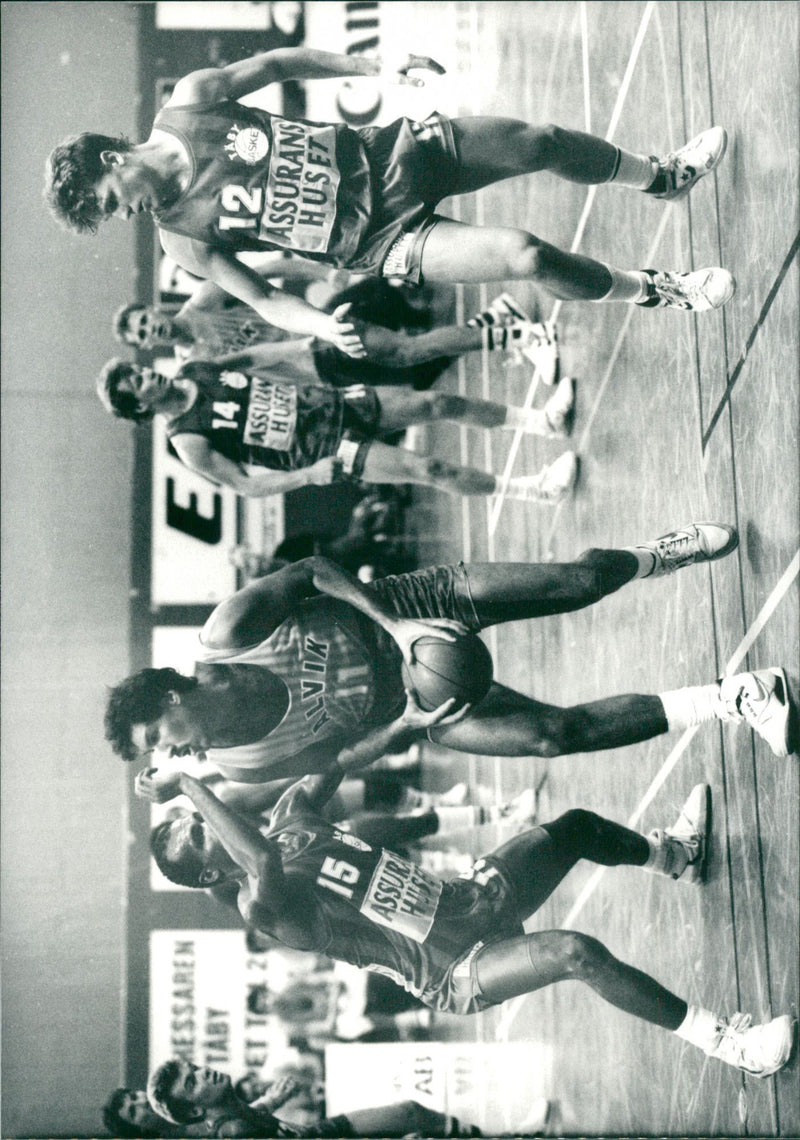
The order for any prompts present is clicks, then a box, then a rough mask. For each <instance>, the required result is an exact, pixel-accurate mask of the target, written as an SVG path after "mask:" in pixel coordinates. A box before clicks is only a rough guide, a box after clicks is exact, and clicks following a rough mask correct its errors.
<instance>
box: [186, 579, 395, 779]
mask: <svg viewBox="0 0 800 1140" xmlns="http://www.w3.org/2000/svg"><path fill="white" fill-rule="evenodd" d="M197 660H198V661H199V662H203V663H208V664H216V665H262V666H266V667H267V668H268V669H269V670H270V671H271V672H272V673H274V674H275V675H276V676H278V677H280V678H281V679H282V680H283V682H284V684H285V685H286V690H287V693H288V697H289V704H288V708H287V709H286V712H285V714H284V716H283V719H282V720H281V722H280V724H278V725H276V726H275V728H273V729H272V731H271V732H270V733H268V734H267V735H266V736H265V737H263V738H262V739H261V740H257V741H254V742H253V743H252V744H241V745H236V746H234V747H231V748H210V749H208V751H207V755H208V759H209V760H210V761H211V762H212V763H213V764H215V765H216V766H217V767H218V768H220V769H221V770H223V771H224V769H225V767H226V766H228V767H233V768H261V767H264V766H268V765H270V764H277V763H279V762H281V761H284V760H288V759H290V758H291V757H293V756H295V755H296V754H297V753H299V752H302V751H303V749H305V748H308V747H310V746H311V745H314V744H325V743H327V742H329V741H330V742H331V747H332V755H331V759H333V758H334V756H335V752H336V751H337V750H338V748H339V747H340V746H341V739H342V733H343V732H344V733H346V734H347V736H348V737H350V738H354V737H355V736H360V735H361V734H362V733H363V731H364V729H365V727H368V726H369V725H370V724H372V723H375V721H376V719H377V721H378V722H381V721H383V720H384V719H385V718H386V717H387V716H389V717H391V716H392V715H393V710H395V709H397V708H398V705H399V704H401V703H402V700H403V682H402V677H401V673H400V661H401V657H400V651H399V649H398V648H397V645H396V643H395V642H394V641H393V640H392V639H391V638H390V637H389V636H388V635H386V634H384V633H383V631H382V630H381V629H380V628H379V627H378V626H377V625H375V624H374V623H373V622H371V621H370V620H369V619H368V618H364V617H363V616H362V615H361V614H358V613H357V611H355V610H353V608H352V607H351V606H348V605H347V603H346V602H340V601H338V600H337V599H335V598H329V597H325V596H321V597H317V598H311V599H310V600H309V601H307V602H304V603H302V604H301V605H299V606H297V608H296V610H295V611H294V613H293V614H292V617H290V618H287V619H286V621H284V622H282V623H281V624H280V625H279V626H278V628H277V629H276V630H275V631H274V632H273V633H272V634H270V636H269V637H268V638H266V640H265V641H262V642H261V643H260V644H258V645H254V646H251V647H250V648H248V649H234V650H225V649H210V648H208V646H205V645H203V644H202V642H201V643H200V651H199V653H198V654H197ZM298 774H302V772H299V773H298Z"/></svg>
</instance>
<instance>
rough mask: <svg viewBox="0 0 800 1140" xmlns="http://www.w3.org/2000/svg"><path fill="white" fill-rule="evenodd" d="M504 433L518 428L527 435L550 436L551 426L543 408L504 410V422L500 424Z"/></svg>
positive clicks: (551, 432)
mask: <svg viewBox="0 0 800 1140" xmlns="http://www.w3.org/2000/svg"><path fill="white" fill-rule="evenodd" d="M500 427H501V428H502V429H503V430H504V431H516V430H517V428H520V429H521V430H522V431H524V432H526V433H527V434H528V435H552V434H553V425H552V424H551V423H550V421H549V420H548V418H547V414H546V413H545V411H544V409H543V408H515V407H507V408H506V418H505V421H504V422H503V423H502V424H500Z"/></svg>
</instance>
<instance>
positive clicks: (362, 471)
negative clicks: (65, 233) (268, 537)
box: [97, 360, 578, 503]
mask: <svg viewBox="0 0 800 1140" xmlns="http://www.w3.org/2000/svg"><path fill="white" fill-rule="evenodd" d="M97 394H98V396H99V398H100V400H101V402H102V403H103V406H104V407H105V408H106V410H107V411H109V412H111V414H112V415H115V416H119V417H121V418H123V419H130V420H135V421H139V422H141V421H143V420H148V419H151V418H152V417H153V416H155V415H159V416H161V417H162V418H163V419H164V420H165V421H166V429H167V436H168V437H169V439H170V441H171V443H172V445H173V447H174V448H175V451H176V452H177V454H178V457H179V458H180V459H181V460H182V461H183V462H184V463H185V464H186V466H187V467H189V468H190V469H191V470H192V471H197V472H198V473H199V474H200V475H204V476H206V477H207V478H209V479H212V480H213V481H214V482H215V483H221V484H223V485H224V486H226V487H231V488H232V489H233V490H234V491H236V492H237V493H238V494H240V495H249V496H258V497H261V496H265V495H275V494H283V493H285V492H287V491H295V490H297V488H298V487H305V486H308V485H311V484H315V485H317V486H320V485H324V484H327V483H333V482H337V481H340V480H341V479H347V480H351V481H356V480H363V481H364V482H366V483H394V484H404V483H416V484H420V485H422V486H427V487H436V488H438V489H439V490H441V491H448V492H449V493H450V494H453V495H494V494H496V493H498V491H499V490H500V485H501V478H500V476H497V475H493V474H491V473H490V472H485V471H479V470H478V469H476V468H474V467H458V466H456V465H455V464H453V463H449V462H447V461H446V460H443V459H439V458H433V457H430V456H425V455H419V454H418V453H417V452H414V451H408V450H406V449H405V448H401V447H395V446H392V445H391V444H388V443H384V442H383V441H382V440H380V439H379V438H378V437H379V436H381V435H386V434H388V433H391V432H396V431H402V430H403V429H404V428H407V427H410V426H411V425H412V424H422V423H430V422H432V421H434V420H450V421H451V422H453V423H461V424H469V425H470V426H472V427H484V428H492V427H501V428H505V429H509V430H516V429H518V428H519V429H521V430H522V431H525V432H529V433H533V434H536V435H544V436H547V437H551V438H554V437H563V436H565V435H566V434H567V433H568V431H569V430H570V429H571V422H572V409H573V404H574V389H573V383H572V380H571V378H570V377H564V378H563V379H562V380H561V381H560V382H559V384H558V385H557V387H556V389H555V391H554V392H553V395H552V396H551V397H550V399H549V400H548V401H547V403H546V404H545V405H544V407H543V408H541V409H539V408H530V409H524V408H509V407H506V406H505V405H503V404H495V403H492V402H490V401H487V400H470V399H467V398H465V397H463V396H455V395H449V394H448V393H446V392H415V391H412V390H411V389H409V388H393V387H387V388H381V389H380V392H378V390H376V389H375V388H370V387H366V386H365V385H362V384H357V385H351V386H350V387H347V388H341V389H334V388H327V387H323V386H322V385H320V384H292V383H288V384H287V383H282V382H281V377H280V375H279V374H278V375H275V374H273V373H270V372H267V373H263V374H262V373H261V370H259V375H255V374H252V373H249V374H248V373H244V372H240V371H238V370H230V369H226V368H225V367H224V366H223V365H221V364H210V363H206V362H205V361H201V360H198V361H195V362H194V363H191V364H186V365H184V367H183V368H182V369H181V370H180V371H179V372H178V373H177V374H176V375H175V376H173V377H168V376H164V375H162V374H160V373H159V372H156V371H155V370H154V369H153V368H149V367H147V366H144V365H139V364H132V363H129V362H127V361H122V360H111V361H109V362H108V364H106V366H105V368H104V369H103V371H102V373H101V374H100V377H99V379H98V382H97ZM577 470H578V467H577V458H576V456H575V454H574V452H571V451H567V452H564V453H563V454H562V455H561V456H560V457H559V458H558V459H556V460H555V461H554V462H553V463H552V464H550V465H549V466H545V467H544V468H542V470H541V471H539V472H538V474H536V475H521V476H514V477H512V478H511V479H510V480H509V481H508V484H507V489H506V495H507V497H508V498H509V499H516V500H519V501H522V502H545V503H556V502H558V501H559V500H560V499H562V498H563V497H564V496H565V495H566V494H568V492H569V491H571V490H572V488H573V486H574V484H575V479H576V477H577Z"/></svg>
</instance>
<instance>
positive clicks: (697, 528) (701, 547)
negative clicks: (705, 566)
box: [636, 523, 739, 578]
mask: <svg viewBox="0 0 800 1140" xmlns="http://www.w3.org/2000/svg"><path fill="white" fill-rule="evenodd" d="M738 545H739V535H738V534H737V531H736V528H735V527H732V526H728V524H727V523H689V525H688V526H685V527H681V529H680V530H672V531H669V533H668V534H662V535H661V537H660V538H656V539H654V540H653V541H652V542H637V543H636V549H637V550H649V551H650V553H651V554H652V555H653V558H654V559H655V561H654V564H653V569H652V570H651V572H650V573H649V574H648V575H647V577H648V578H660V577H661V576H662V575H664V574H674V573H675V571H676V570H681V569H683V567H684V566H693V565H694V564H695V563H696V562H716V561H717V559H718V558H725V557H726V556H727V555H728V554H730V553H731V552H732V551H734V550H735V549H736V547H737V546H738Z"/></svg>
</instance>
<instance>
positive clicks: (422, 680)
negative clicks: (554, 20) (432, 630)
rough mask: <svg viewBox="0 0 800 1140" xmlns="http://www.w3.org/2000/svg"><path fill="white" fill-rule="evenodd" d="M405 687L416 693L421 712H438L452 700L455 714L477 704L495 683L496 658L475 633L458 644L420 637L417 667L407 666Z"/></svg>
mask: <svg viewBox="0 0 800 1140" xmlns="http://www.w3.org/2000/svg"><path fill="white" fill-rule="evenodd" d="M402 671H403V684H404V685H405V686H406V688H407V689H413V690H414V692H415V693H416V696H417V702H418V704H419V706H420V708H423V709H424V710H425V711H426V712H432V711H433V709H438V708H439V707H440V705H443V704H444V703H445V701H449V700H450V698H451V697H455V698H456V703H455V705H454V706H453V709H452V711H453V712H455V711H456V709H459V708H461V707H462V705H466V704H477V702H478V701H481V700H483V698H484V697H485V696H486V694H487V693H488V692H489V686H490V685H491V683H492V672H493V666H492V657H491V654H490V653H489V650H488V649H487V648H486V646H485V645H484V643H483V642H482V641H481V639H480V638H479V637H476V635H475V634H474V633H468V634H463V635H461V636H459V637H457V638H456V640H455V641H444V640H443V638H441V637H420V638H418V639H417V641H415V642H414V664H413V665H411V666H409V665H407V664H406V663H405V661H404V662H403V670H402Z"/></svg>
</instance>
